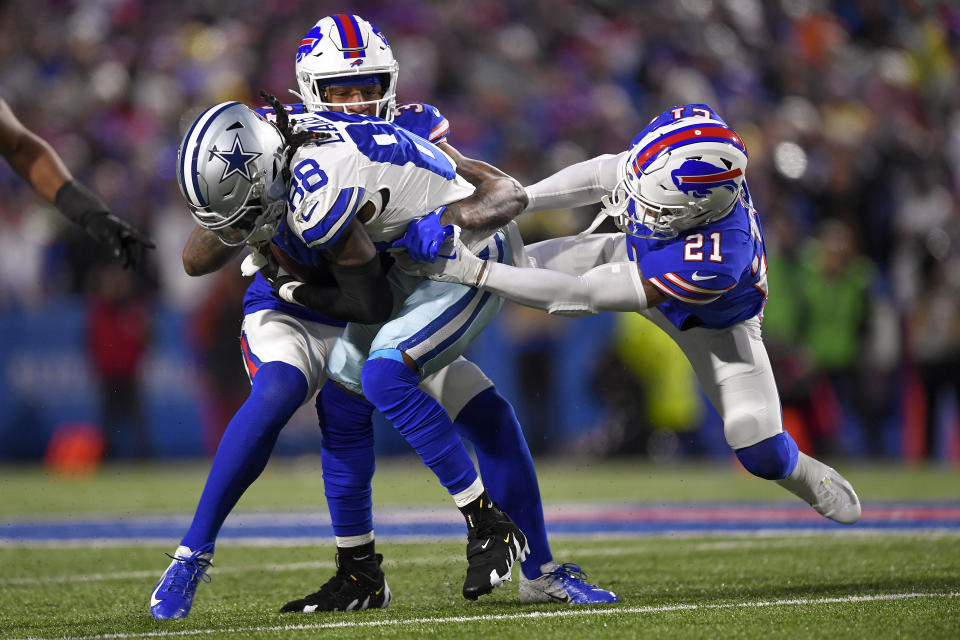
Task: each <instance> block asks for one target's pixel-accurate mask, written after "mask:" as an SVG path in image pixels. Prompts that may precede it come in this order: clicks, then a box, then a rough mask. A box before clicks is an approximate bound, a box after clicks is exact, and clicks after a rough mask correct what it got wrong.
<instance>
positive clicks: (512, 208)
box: [439, 142, 527, 231]
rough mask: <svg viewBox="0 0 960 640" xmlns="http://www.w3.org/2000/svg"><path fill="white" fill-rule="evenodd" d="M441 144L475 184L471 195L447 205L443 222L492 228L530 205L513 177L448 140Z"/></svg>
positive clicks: (508, 220)
mask: <svg viewBox="0 0 960 640" xmlns="http://www.w3.org/2000/svg"><path fill="white" fill-rule="evenodd" d="M439 147H440V149H442V150H443V152H444V153H446V154H447V155H449V156H450V157H451V158H453V161H454V162H455V163H456V165H457V173H458V174H460V175H461V176H463V178H465V179H466V180H467V182H469V183H470V184H472V185H473V186H475V187H476V191H474V193H473V194H472V195H471V196H469V197H467V198H464V199H463V200H459V201H457V202H454V203H452V204H448V205H447V209H446V211H444V212H443V215H442V216H441V218H440V222H441V223H442V224H444V225H446V224H455V225H458V226H460V228H462V229H473V230H477V231H492V230H493V229H497V228H499V227H502V226H503V225H505V224H507V223H508V222H510V221H511V220H513V219H514V218H516V217H517V216H518V215H519V214H520V213H521V212H522V211H523V210H524V208H525V207H526V206H527V194H526V193H525V192H524V190H523V187H522V186H520V183H519V182H517V181H516V180H514V179H513V178H512V177H510V176H508V175H507V174H505V173H504V172H503V171H500V169H497V168H496V167H494V166H492V165H489V164H487V163H486V162H481V161H480V160H474V159H472V158H467V157H466V156H464V155H463V154H461V153H460V152H459V151H457V150H456V149H455V148H453V147H452V146H451V145H450V144H448V143H446V142H444V143H441V144H440V145H439Z"/></svg>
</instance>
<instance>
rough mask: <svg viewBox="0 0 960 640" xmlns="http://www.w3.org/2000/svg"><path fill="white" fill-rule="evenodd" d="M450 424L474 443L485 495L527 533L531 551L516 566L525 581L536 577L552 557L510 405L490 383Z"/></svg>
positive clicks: (533, 480)
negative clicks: (486, 492) (519, 568)
mask: <svg viewBox="0 0 960 640" xmlns="http://www.w3.org/2000/svg"><path fill="white" fill-rule="evenodd" d="M454 425H455V426H456V428H457V431H459V433H460V435H462V436H463V437H464V438H466V439H467V440H469V441H470V442H472V443H473V447H474V450H475V451H476V453H477V464H478V465H479V467H480V477H481V478H483V483H484V486H485V487H486V489H487V491H488V492H489V494H490V497H491V498H493V500H494V501H495V502H496V503H497V504H498V505H500V508H501V509H503V510H504V511H505V512H506V513H507V515H509V516H510V518H511V519H512V520H513V521H514V523H516V525H517V526H518V527H520V530H521V531H523V533H524V535H526V536H527V542H528V543H529V545H530V553H529V554H527V559H526V560H524V561H523V563H521V565H520V566H521V570H522V571H523V575H524V576H525V577H526V578H528V579H530V580H533V579H535V578H538V577H539V576H540V575H542V573H543V571H542V569H541V567H542V565H544V564H548V563H550V562H552V561H553V555H552V554H551V553H550V543H549V542H548V541H547V528H546V524H545V523H544V520H543V503H542V502H541V501H540V487H539V485H538V484H537V474H536V471H535V470H534V468H533V458H532V457H531V456H530V449H529V448H528V447H527V441H526V440H525V439H524V437H523V430H522V429H521V428H520V422H519V421H518V420H517V416H516V414H515V413H514V411H513V407H512V406H510V403H509V402H507V401H506V400H505V399H504V398H503V396H501V395H500V394H499V393H497V390H496V389H495V388H493V387H490V388H488V389H484V390H483V391H481V392H480V393H478V394H477V395H475V396H474V397H473V399H472V400H470V402H468V403H467V404H466V406H465V407H464V408H463V409H462V410H461V411H460V413H459V414H458V415H457V419H456V421H455V422H454Z"/></svg>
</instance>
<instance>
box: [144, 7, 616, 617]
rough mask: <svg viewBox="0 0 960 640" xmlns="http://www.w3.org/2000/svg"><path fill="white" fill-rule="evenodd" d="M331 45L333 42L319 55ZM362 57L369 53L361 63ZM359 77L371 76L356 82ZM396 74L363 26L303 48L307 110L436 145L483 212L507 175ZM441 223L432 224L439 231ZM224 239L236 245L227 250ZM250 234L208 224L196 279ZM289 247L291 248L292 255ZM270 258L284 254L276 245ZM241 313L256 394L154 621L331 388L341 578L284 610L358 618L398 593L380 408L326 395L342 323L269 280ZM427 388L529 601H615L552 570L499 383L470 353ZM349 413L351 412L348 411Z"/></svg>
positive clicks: (307, 260) (223, 454) (229, 438)
mask: <svg viewBox="0 0 960 640" xmlns="http://www.w3.org/2000/svg"><path fill="white" fill-rule="evenodd" d="M324 38H326V40H324ZM320 42H323V44H322V45H320V46H318V43H320ZM351 44H352V45H353V46H352V47H351V46H348V45H351ZM357 45H365V46H362V47H358V46H357ZM360 51H362V52H363V53H364V54H365V55H363V56H360V55H357V53H358V52H360ZM322 54H326V56H325V57H322ZM348 56H349V57H348ZM358 60H359V61H360V63H362V65H363V66H362V67H361V66H360V65H358V64H357V62H358ZM358 69H359V70H362V71H364V73H362V74H360V73H357V70H358ZM396 77H397V65H396V62H395V61H394V60H393V57H392V54H391V52H390V48H389V45H387V43H386V39H385V38H384V37H383V35H382V34H380V33H379V32H378V31H377V30H376V28H375V27H373V25H371V24H370V23H368V22H366V21H364V20H363V19H362V18H359V17H358V16H350V15H337V16H330V17H327V18H324V19H322V20H321V21H319V22H318V23H317V25H316V26H314V27H313V28H312V29H311V30H310V31H309V32H308V33H307V35H306V36H305V37H304V38H303V40H302V41H301V43H300V47H299V48H298V51H297V78H298V83H299V84H300V89H301V93H302V94H303V99H304V103H305V105H306V107H309V108H310V110H343V111H347V112H350V113H360V114H365V115H380V116H382V117H383V118H384V119H386V120H393V121H395V122H396V124H397V125H398V126H401V127H403V128H405V129H407V130H409V131H413V132H415V133H418V134H420V135H421V136H422V137H424V138H427V139H429V140H430V141H431V142H434V143H437V144H439V145H440V146H441V148H442V149H443V150H444V151H445V152H447V153H448V154H449V155H451V156H452V157H454V158H455V159H456V160H457V164H458V172H459V173H461V174H462V175H466V176H467V177H469V178H470V179H471V180H472V181H473V182H475V183H477V184H483V183H484V181H487V183H486V187H489V189H487V188H485V187H481V190H486V191H487V192H489V193H491V194H492V195H491V196H490V197H489V198H488V199H487V200H486V201H485V204H489V203H492V202H495V201H496V197H495V195H493V193H494V190H495V189H496V188H497V185H496V184H495V181H496V179H497V176H496V175H495V174H491V173H489V171H488V170H487V168H486V165H484V164H483V163H480V162H477V161H473V160H470V159H468V158H464V157H463V156H462V155H460V154H459V153H458V152H457V151H456V150H455V149H454V148H453V147H451V146H450V145H449V144H448V143H447V142H446V136H447V135H448V132H449V129H450V126H449V123H448V122H447V120H446V119H445V118H443V117H442V115H441V114H440V113H439V111H438V110H437V109H436V108H435V107H432V106H430V105H423V104H416V103H415V104H402V105H399V107H397V106H396V104H395V89H396ZM305 105H304V104H294V105H286V106H285V107H284V111H285V112H286V113H287V114H288V116H289V117H290V119H291V120H293V121H295V122H296V121H298V120H300V119H303V118H309V117H310V111H308V110H307V108H305ZM258 113H260V114H261V115H264V116H265V117H267V119H269V120H271V121H275V120H276V113H275V111H274V109H272V108H270V109H259V110H258ZM239 159H240V160H241V161H242V160H243V159H244V157H243V156H239ZM421 213H422V212H421ZM438 217H439V216H434V218H433V220H432V221H430V220H425V221H424V222H433V223H434V224H436V220H437V218H438ZM421 224H423V223H421ZM218 233H219V234H221V235H222V236H224V237H225V239H226V240H227V242H229V243H230V244H224V242H221V239H220V237H221V236H220V235H218ZM245 235H247V234H246V233H244V234H240V235H237V233H236V232H235V230H233V229H231V228H230V227H224V228H223V229H220V230H219V231H218V232H214V231H210V230H208V229H205V228H204V227H200V226H198V227H197V229H195V230H194V233H193V234H192V235H191V237H190V240H189V241H188V242H187V245H186V246H185V248H184V267H185V269H186V271H187V272H188V273H190V274H191V275H201V274H204V273H209V272H211V271H214V270H216V269H218V268H220V267H221V266H223V265H224V264H226V262H227V261H228V260H229V259H230V258H231V257H232V256H234V255H235V254H236V252H237V251H238V250H239V249H240V247H241V246H243V245H242V243H241V242H240V241H241V240H242V239H243V237H244V236H245ZM284 248H286V249H287V250H291V249H290V247H289V246H288V245H284ZM273 249H274V251H277V250H281V249H280V247H279V246H277V245H274V246H273ZM411 249H414V250H416V247H411ZM431 250H432V251H433V253H434V254H435V252H436V244H434V246H433V247H430V246H425V247H423V248H422V249H421V253H420V254H419V255H421V256H426V255H429V252H430V251H431ZM281 251H282V250H281ZM299 259H300V260H302V261H303V262H302V263H298V264H297V267H298V268H297V270H298V273H300V274H301V277H306V278H310V279H312V280H313V281H316V280H317V279H319V280H320V281H324V280H326V281H327V282H331V279H332V278H331V274H330V265H329V263H328V261H327V260H326V259H325V258H324V257H323V256H322V255H319V254H317V253H316V252H308V253H307V254H303V255H300V256H299ZM285 264H288V262H285ZM341 276H342V274H341ZM362 286H363V285H362V284H360V285H359V287H358V288H362ZM372 291H376V289H373V290H372ZM381 297H382V296H381ZM244 309H245V319H244V326H243V332H242V343H241V345H242V348H243V354H244V361H245V365H246V367H247V370H248V374H249V375H250V378H251V381H252V385H253V388H252V392H251V398H250V399H249V400H248V402H247V403H246V404H245V405H244V408H242V409H241V411H240V412H238V414H237V416H235V418H234V419H233V421H231V425H230V427H229V429H228V431H227V433H226V434H225V435H224V438H223V440H222V441H221V445H220V448H219V449H218V452H217V456H216V458H215V459H214V463H213V467H212V469H211V472H210V476H209V478H208V481H207V484H206V486H205V487H204V491H203V495H202V497H201V500H200V504H199V505H198V507H197V511H196V515H195V517H194V520H193V523H192V525H191V527H190V530H189V531H188V533H187V535H186V536H185V537H184V538H183V540H182V542H181V547H180V548H179V549H178V550H177V552H176V553H175V554H174V556H175V558H174V561H173V562H172V563H171V565H170V567H169V568H168V570H167V571H166V572H165V573H164V575H163V576H161V579H160V581H159V582H158V584H157V588H156V589H155V592H154V597H153V598H152V599H151V605H152V606H151V611H152V612H153V614H154V615H155V616H156V617H160V618H168V617H182V616H184V615H186V614H187V613H189V610H190V605H191V602H192V599H193V594H194V590H195V588H196V585H197V583H198V579H200V578H202V576H203V569H205V568H206V566H207V564H208V563H209V561H210V559H211V556H212V551H213V541H214V540H215V538H216V534H217V531H218V530H219V528H220V526H221V524H222V522H223V519H224V518H225V517H226V515H227V513H228V512H229V511H230V509H231V508H232V507H233V505H234V504H235V503H236V501H237V499H238V498H239V496H240V495H241V494H242V492H243V491H244V490H245V489H246V487H247V486H249V484H250V483H252V482H253V480H255V478H256V477H257V475H259V473H260V471H261V470H262V468H263V465H264V464H265V462H266V458H267V457H268V456H269V453H270V451H271V450H272V447H273V443H274V442H275V439H276V434H277V433H278V432H279V430H280V428H282V426H283V425H284V424H285V423H286V421H287V420H288V419H289V417H290V415H292V413H293V411H294V410H295V409H296V408H297V407H298V406H299V404H301V403H302V402H303V401H304V398H306V399H309V398H310V397H311V396H312V395H313V394H314V391H315V390H316V389H317V388H319V387H321V386H323V391H322V392H321V394H320V395H318V397H317V409H318V414H319V417H320V426H321V429H322V430H323V433H324V438H323V447H322V458H323V468H324V478H325V483H324V489H325V493H326V494H327V499H328V506H329V507H330V511H331V520H332V524H333V527H334V532H335V534H336V536H337V563H338V571H337V574H336V575H335V576H334V577H333V578H331V579H330V580H329V581H328V582H327V583H326V584H324V585H323V586H322V587H321V589H320V590H319V591H317V592H316V593H313V594H310V595H309V596H307V597H306V598H303V599H300V600H297V601H294V602H291V603H288V605H286V606H284V608H283V610H284V611H315V610H320V611H323V610H336V609H341V610H342V609H346V608H348V607H350V605H351V603H354V601H355V600H356V601H357V603H356V604H354V608H366V607H385V606H387V605H388V604H389V602H390V594H389V588H388V587H386V582H385V578H384V575H383V572H382V570H381V569H380V559H381V556H380V555H379V554H376V553H375V552H374V546H373V529H372V513H371V506H372V505H371V501H370V478H371V476H372V472H373V449H372V431H371V429H372V426H371V422H370V412H371V409H370V406H369V405H368V404H366V403H365V402H363V401H362V400H360V401H358V400H357V399H354V398H353V397H351V396H349V395H348V394H344V393H343V392H342V390H340V389H338V388H336V387H334V386H332V385H328V386H324V385H323V380H324V379H325V375H324V373H323V369H324V366H325V364H326V358H327V355H328V353H329V349H330V347H331V345H332V343H333V341H334V340H335V338H336V337H337V336H338V335H339V334H340V332H341V330H342V326H343V323H342V322H336V321H335V320H333V319H331V318H330V317H329V316H327V315H325V314H323V313H316V312H314V311H312V310H310V309H307V308H305V307H303V306H301V305H299V304H291V303H289V302H287V301H284V300H281V299H280V298H278V297H277V296H276V295H274V292H273V290H272V288H271V286H270V284H269V283H268V282H267V281H266V280H265V279H264V278H263V276H262V274H258V275H257V278H256V279H255V281H254V283H253V284H252V285H251V286H250V288H249V290H248V292H247V295H246V297H245V300H244ZM353 318H354V319H356V316H353ZM303 377H306V380H307V385H306V387H307V388H306V391H303V389H302V382H301V379H302V378H303ZM423 388H424V389H427V390H428V392H429V393H431V394H432V395H433V396H434V397H436V398H437V399H438V400H440V401H441V403H442V404H443V406H444V408H445V409H446V410H447V413H448V414H449V415H450V416H452V417H454V418H455V425H456V427H457V429H458V430H459V431H460V433H461V435H463V436H465V437H467V438H468V439H469V440H471V441H472V442H473V443H474V446H475V449H476V452H477V457H478V462H479V465H480V470H481V472H482V473H483V476H484V477H485V478H489V480H488V481H487V486H488V488H489V490H490V493H491V495H492V496H493V497H494V498H495V499H496V500H497V501H498V502H500V504H501V505H503V507H504V508H505V510H507V511H508V512H510V511H516V512H517V513H518V514H519V515H518V517H517V520H518V525H519V526H520V528H521V529H522V530H523V531H524V533H526V534H527V538H528V540H529V541H530V543H531V545H533V549H532V551H531V553H530V554H529V555H528V557H527V559H526V560H525V561H524V562H523V566H522V571H523V573H522V575H521V589H520V596H521V601H523V602H547V601H566V602H571V603H577V604H580V603H604V602H616V601H617V599H616V596H615V595H614V594H612V593H611V592H609V591H606V590H604V589H600V588H598V587H595V586H594V585H591V584H589V583H588V582H586V581H585V580H584V575H583V574H582V573H581V572H580V570H579V568H578V567H577V566H576V565H571V564H564V565H558V564H557V563H556V562H554V561H553V559H552V556H551V555H550V549H549V545H548V544H547V539H546V531H545V525H544V523H543V512H542V506H541V504H540V498H539V490H538V488H537V483H536V476H535V473H534V470H533V463H532V459H531V458H530V454H529V450H528V449H527V445H526V442H525V441H524V440H523V435H522V431H521V429H520V426H519V424H518V423H517V421H516V417H515V415H514V413H513V409H512V407H510V405H509V403H507V402H506V400H504V399H503V398H502V397H501V396H500V395H499V394H497V393H496V389H495V388H494V387H493V384H492V383H491V382H490V381H489V379H487V378H486V376H484V375H483V373H482V372H481V371H480V370H479V369H478V368H477V367H476V366H475V365H473V364H472V363H470V362H468V361H467V360H465V359H464V358H462V357H461V358H458V359H457V360H455V361H454V362H453V363H452V364H451V365H449V366H448V367H445V368H444V369H442V370H441V371H440V372H438V373H436V374H434V375H432V376H429V377H428V378H427V379H426V380H425V381H424V383H423ZM344 399H346V400H345V401H344ZM345 403H346V404H347V405H348V406H346V407H344V406H343V405H344V404H345ZM250 436H253V437H250ZM194 550H196V551H194Z"/></svg>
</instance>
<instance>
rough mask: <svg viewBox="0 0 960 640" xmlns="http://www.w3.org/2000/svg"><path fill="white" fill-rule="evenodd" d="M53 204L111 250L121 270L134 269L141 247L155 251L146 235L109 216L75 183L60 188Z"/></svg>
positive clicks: (94, 197)
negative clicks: (118, 260) (118, 261)
mask: <svg viewBox="0 0 960 640" xmlns="http://www.w3.org/2000/svg"><path fill="white" fill-rule="evenodd" d="M54 204H55V205H56V207H57V209H59V210H60V212H61V213H62V214H63V215H64V216H66V218H67V219H68V220H71V221H73V222H76V223H77V224H79V225H80V226H82V227H83V228H84V229H86V231H87V233H89V234H90V235H91V236H92V237H93V238H94V240H97V241H98V242H102V243H103V244H105V245H107V246H108V247H110V249H111V250H112V251H113V255H114V256H115V257H117V258H120V261H121V264H122V265H123V268H124V269H127V268H129V267H132V268H136V267H137V265H138V264H139V263H140V258H141V257H142V254H143V249H144V248H147V249H155V248H156V245H155V244H153V242H152V241H151V240H150V238H149V237H148V236H147V235H146V234H144V233H143V232H142V231H140V230H139V229H137V228H136V227H134V226H133V225H131V224H129V223H127V222H125V221H123V220H121V219H120V218H117V217H116V216H114V215H111V214H110V212H109V211H108V210H107V205H106V204H104V203H103V201H102V200H101V199H100V198H98V197H97V196H96V195H95V194H94V193H93V192H92V191H90V190H89V189H87V188H86V187H84V186H83V185H82V184H80V183H79V182H77V181H76V180H68V181H67V182H66V183H64V185H63V186H62V187H60V189H59V190H58V191H57V195H56V197H55V198H54Z"/></svg>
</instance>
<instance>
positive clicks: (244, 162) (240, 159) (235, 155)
mask: <svg viewBox="0 0 960 640" xmlns="http://www.w3.org/2000/svg"><path fill="white" fill-rule="evenodd" d="M210 154H211V155H213V156H214V157H216V158H219V159H220V160H223V161H224V162H225V163H226V165H227V166H225V167H224V168H223V175H222V176H220V182H221V183H223V182H224V181H225V180H226V179H227V178H229V177H230V176H232V175H233V174H235V173H236V174H237V175H239V176H240V177H242V178H243V179H244V180H246V181H247V182H251V183H252V182H253V176H251V175H250V163H251V162H253V161H254V160H256V159H257V158H259V157H260V156H262V155H263V154H262V153H257V152H256V151H249V152H248V151H244V150H243V143H242V142H240V134H239V133H238V134H237V135H236V137H234V139H233V148H232V149H230V151H220V150H218V149H211V150H210Z"/></svg>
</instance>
